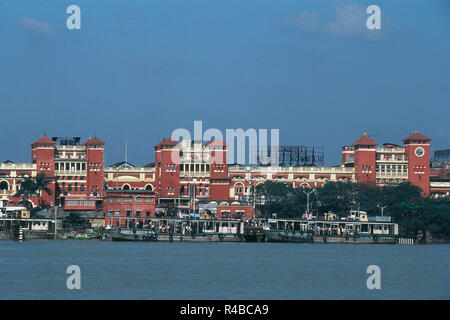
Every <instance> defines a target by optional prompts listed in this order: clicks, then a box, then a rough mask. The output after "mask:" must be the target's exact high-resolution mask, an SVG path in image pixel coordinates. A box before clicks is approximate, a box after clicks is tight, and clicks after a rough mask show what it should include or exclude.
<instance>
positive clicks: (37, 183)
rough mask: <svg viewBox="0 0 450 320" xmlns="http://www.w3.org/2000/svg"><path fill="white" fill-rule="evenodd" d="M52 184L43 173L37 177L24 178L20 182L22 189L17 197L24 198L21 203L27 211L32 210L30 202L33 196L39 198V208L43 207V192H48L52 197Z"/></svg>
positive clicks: (17, 193) (18, 191)
mask: <svg viewBox="0 0 450 320" xmlns="http://www.w3.org/2000/svg"><path fill="white" fill-rule="evenodd" d="M50 182H51V178H49V177H47V176H46V175H45V174H43V173H39V174H38V175H36V177H34V178H33V177H24V178H23V179H22V181H21V182H20V188H19V190H17V192H16V194H15V196H17V197H22V200H21V201H20V203H22V204H23V205H24V206H25V207H27V209H31V207H30V206H31V205H30V202H29V201H28V200H29V198H30V197H31V196H37V197H38V207H41V205H42V203H41V196H42V192H46V193H47V194H49V195H52V194H53V192H52V190H51V189H50V188H48V187H47V186H48V184H49V183H50Z"/></svg>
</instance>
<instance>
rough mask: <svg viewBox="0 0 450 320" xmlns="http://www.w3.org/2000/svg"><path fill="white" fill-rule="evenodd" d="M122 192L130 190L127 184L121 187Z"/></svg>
mask: <svg viewBox="0 0 450 320" xmlns="http://www.w3.org/2000/svg"><path fill="white" fill-rule="evenodd" d="M122 190H130V186H129V185H127V184H124V185H123V187H122Z"/></svg>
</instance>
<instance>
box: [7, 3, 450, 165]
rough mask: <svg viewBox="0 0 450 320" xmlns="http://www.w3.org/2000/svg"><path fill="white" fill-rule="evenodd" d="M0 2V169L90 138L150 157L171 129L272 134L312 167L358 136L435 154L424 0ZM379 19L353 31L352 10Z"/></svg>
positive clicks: (444, 7)
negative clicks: (301, 150) (419, 142)
mask: <svg viewBox="0 0 450 320" xmlns="http://www.w3.org/2000/svg"><path fill="white" fill-rule="evenodd" d="M71 4H75V3H74V2H73V1H58V2H55V1H51V0H36V1H25V0H16V1H8V0H0V45H1V50H0V66H1V68H0V106H1V111H2V112H1V115H2V129H3V130H2V131H3V134H2V135H1V136H0V162H3V161H5V160H12V161H14V162H30V160H31V159H30V157H31V156H30V144H31V143H32V142H33V141H35V140H37V139H38V138H40V137H41V136H42V135H43V134H44V132H45V133H46V134H47V136H49V137H52V136H59V137H70V136H81V137H82V141H84V140H87V139H88V138H89V137H90V136H97V137H98V138H100V139H101V140H103V141H105V142H106V147H105V148H106V152H105V165H110V164H112V163H115V162H118V161H122V160H124V149H125V137H128V159H129V162H131V163H133V164H135V165H143V164H146V163H149V162H152V161H154V150H153V146H154V145H155V144H157V143H158V142H159V141H160V140H162V139H163V138H168V137H170V135H171V132H172V131H173V130H174V129H176V128H186V129H189V130H191V131H193V123H194V120H202V121H203V128H204V130H206V129H208V128H218V129H221V130H222V131H223V132H224V133H225V129H227V128H243V129H244V130H246V129H248V128H255V129H260V128H267V129H279V130H280V143H281V144H283V145H304V146H323V147H324V148H325V164H326V165H337V164H339V163H340V159H341V156H340V152H341V147H342V146H343V145H349V144H352V143H353V142H354V141H355V140H356V139H357V138H359V137H360V136H361V135H362V134H363V133H364V132H367V134H369V135H370V136H371V137H372V138H373V139H374V140H375V141H377V142H378V143H379V144H380V145H381V144H383V143H385V142H391V143H396V144H402V141H401V139H402V138H404V137H406V136H408V135H409V134H410V133H412V132H414V131H416V130H417V131H419V132H421V133H423V134H424V135H426V136H429V137H431V138H432V139H433V140H432V142H431V147H432V151H434V150H439V149H448V148H450V145H449V141H450V126H449V119H450V76H449V75H450V42H449V41H448V31H449V30H450V10H449V9H450V4H449V2H448V1H445V0H436V1H419V0H411V1H381V0H376V1H375V2H374V1H365V0H363V1H347V0H342V1H336V0H319V1H318V0H305V1H301V2H300V1H294V0H283V1H279V2H274V1H269V0H261V1H257V2H255V1H237V0H229V1H208V0H190V1H183V0H167V1H156V0H152V1H144V0H136V1H133V2H128V1H114V2H111V1H105V0H101V1H100V0H99V1H87V0H81V1H77V2H76V4H77V5H79V6H80V8H81V12H82V13H81V16H82V18H81V30H68V29H67V28H66V19H67V17H68V16H69V15H68V14H66V8H67V7H68V6H69V5H71ZM371 4H376V5H378V6H379V7H380V8H381V12H382V16H381V17H382V18H381V21H382V29H381V30H368V29H367V28H366V23H365V21H366V19H367V17H368V16H369V15H368V14H367V13H366V8H367V6H369V5H371Z"/></svg>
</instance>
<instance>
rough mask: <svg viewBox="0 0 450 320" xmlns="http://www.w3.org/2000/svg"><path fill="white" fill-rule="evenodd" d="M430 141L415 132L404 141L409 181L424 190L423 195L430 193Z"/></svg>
mask: <svg viewBox="0 0 450 320" xmlns="http://www.w3.org/2000/svg"><path fill="white" fill-rule="evenodd" d="M430 141H431V138H428V137H426V136H424V135H423V134H420V133H418V132H417V131H416V132H414V133H413V134H412V135H410V136H409V137H406V138H405V139H403V143H404V145H405V154H406V156H407V159H408V180H409V181H410V182H411V183H412V184H414V185H416V186H418V187H420V188H421V189H422V194H423V195H424V196H428V195H429V193H430Z"/></svg>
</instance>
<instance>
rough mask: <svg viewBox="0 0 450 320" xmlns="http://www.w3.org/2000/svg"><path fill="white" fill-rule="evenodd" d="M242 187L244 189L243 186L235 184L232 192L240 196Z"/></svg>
mask: <svg viewBox="0 0 450 320" xmlns="http://www.w3.org/2000/svg"><path fill="white" fill-rule="evenodd" d="M243 187H244V186H243V185H242V184H241V183H238V184H236V185H235V186H234V192H235V193H236V194H241V193H242V191H243Z"/></svg>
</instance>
